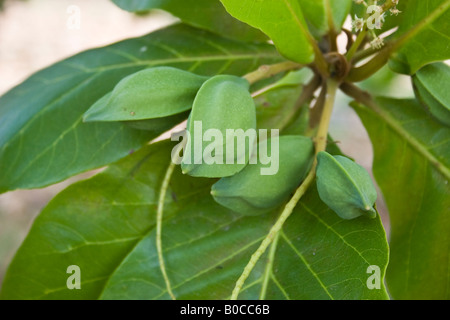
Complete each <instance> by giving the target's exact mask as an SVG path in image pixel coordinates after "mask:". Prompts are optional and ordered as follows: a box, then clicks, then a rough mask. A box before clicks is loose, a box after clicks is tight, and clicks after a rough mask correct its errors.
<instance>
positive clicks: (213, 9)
mask: <svg viewBox="0 0 450 320" xmlns="http://www.w3.org/2000/svg"><path fill="white" fill-rule="evenodd" d="M112 1H113V2H114V3H115V4H116V5H118V6H119V7H120V8H122V9H124V10H127V11H132V12H140V11H148V10H153V9H161V10H165V11H167V12H170V13H171V14H173V15H174V16H176V17H177V18H180V19H181V21H183V22H184V23H186V24H189V25H191V26H194V27H197V28H200V29H206V30H208V31H211V32H214V33H218V34H220V35H222V36H225V37H230V38H234V39H238V40H243V41H266V40H267V38H266V37H265V35H264V34H263V33H261V32H260V31H259V30H257V29H254V28H251V27H250V26H248V25H246V24H245V23H242V22H240V21H239V20H236V19H234V18H233V17H231V16H230V15H229V14H228V13H227V12H226V11H225V9H224V8H223V6H222V4H221V3H220V2H219V0H164V1H161V0H139V1H129V0H112Z"/></svg>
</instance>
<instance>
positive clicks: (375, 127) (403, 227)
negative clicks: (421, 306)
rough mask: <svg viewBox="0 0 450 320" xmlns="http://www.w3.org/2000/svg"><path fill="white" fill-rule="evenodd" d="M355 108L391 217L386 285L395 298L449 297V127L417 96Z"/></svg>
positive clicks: (385, 100)
mask: <svg viewBox="0 0 450 320" xmlns="http://www.w3.org/2000/svg"><path fill="white" fill-rule="evenodd" d="M377 102H378V103H377V104H376V105H374V106H373V107H372V109H374V110H375V111H372V110H369V109H367V108H363V107H359V108H356V111H357V112H358V114H359V115H360V116H361V118H362V120H363V123H364V125H365V127H366V128H367V130H368V132H369V135H370V137H371V139H372V142H373V146H374V151H375V158H374V169H373V170H374V175H375V178H376V180H377V182H378V184H379V186H380V188H381V189H382V191H383V195H384V198H385V200H386V202H387V206H388V209H389V214H390V219H391V239H390V247H391V257H390V262H389V267H388V270H387V284H388V288H389V291H390V293H391V294H392V296H393V297H394V298H395V299H449V298H450V290H449V288H450V274H449V272H448V271H449V266H450V265H449V263H450V233H449V230H450V211H449V209H450V185H449V184H448V182H449V179H450V129H449V128H446V127H444V126H442V125H440V124H439V123H438V122H436V121H434V120H433V119H432V118H431V117H430V116H429V115H428V114H427V113H426V112H425V110H423V108H422V107H421V106H420V105H419V103H418V102H416V101H415V100H394V99H386V98H383V99H379V100H378V101H377Z"/></svg>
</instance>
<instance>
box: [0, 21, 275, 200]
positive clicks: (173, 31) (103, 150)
mask: <svg viewBox="0 0 450 320" xmlns="http://www.w3.org/2000/svg"><path fill="white" fill-rule="evenodd" d="M279 60H280V56H279V55H278V54H277V52H276V50H275V49H274V48H273V46H270V45H266V44H260V45H253V44H247V43H240V42H235V41H231V40H227V39H224V38H220V37H218V36H215V35H212V34H210V33H207V32H205V31H200V30H197V29H194V28H191V27H187V26H184V25H176V26H172V27H169V28H167V29H164V30H160V31H157V32H155V33H152V34H150V35H147V36H144V37H141V38H136V39H131V40H126V41H122V42H119V43H116V44H114V45H111V46H108V47H104V48H100V49H94V50H89V51H87V52H84V53H81V54H78V55H76V56H74V57H72V58H69V59H67V60H64V61H62V62H59V63H57V64H55V65H53V66H51V67H49V68H47V69H45V70H43V71H40V72H38V73H36V74H35V75H33V76H32V77H30V78H29V79H28V80H27V81H25V82H24V83H23V84H21V85H19V86H18V87H16V88H14V89H13V90H11V91H10V92H8V93H7V94H5V95H4V96H3V97H1V98H0V172H1V175H0V193H1V192H5V191H8V190H13V189H16V188H35V187H41V186H45V185H48V184H51V183H55V182H58V181H61V180H63V179H65V178H67V177H69V176H71V175H74V174H77V173H80V172H82V171H85V170H89V169H93V168H97V167H100V166H103V165H105V164H108V163H111V162H113V161H116V160H117V159H120V158H122V157H124V156H126V155H127V154H128V153H130V151H133V150H134V149H137V148H139V147H140V146H141V145H142V144H143V143H145V142H146V141H148V140H150V139H152V138H154V137H155V136H157V135H158V133H159V132H161V131H164V130H167V129H169V128H170V124H169V125H168V126H167V127H165V128H159V131H157V132H151V131H150V132H145V131H139V130H135V129H132V128H131V127H130V126H128V125H124V124H121V123H118V122H117V123H83V122H82V117H83V113H84V112H85V111H86V110H87V109H88V108H89V107H90V106H91V105H92V104H93V103H94V102H95V101H96V100H97V99H99V98H101V97H102V96H103V95H105V94H106V93H108V92H109V91H111V90H112V89H113V88H114V86H115V85H116V84H117V82H119V81H120V80H121V79H122V78H124V77H125V76H127V75H129V74H131V73H134V72H136V71H138V70H141V69H144V68H147V67H154V66H159V65H165V66H173V67H176V68H180V69H186V70H189V71H191V72H195V73H198V74H202V75H213V74H216V73H228V74H238V75H240V74H243V73H246V72H250V71H252V70H253V69H256V68H257V67H258V66H259V65H260V64H263V63H273V62H276V61H279ZM174 124H175V123H171V125H174Z"/></svg>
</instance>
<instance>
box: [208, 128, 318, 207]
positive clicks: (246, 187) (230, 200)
mask: <svg viewBox="0 0 450 320" xmlns="http://www.w3.org/2000/svg"><path fill="white" fill-rule="evenodd" d="M272 139H273V138H272ZM272 139H268V140H267V141H263V142H260V143H259V145H258V151H259V150H262V148H264V147H266V143H267V150H268V151H267V155H271V157H273V155H274V152H277V151H278V155H279V157H278V160H279V161H278V163H279V166H278V172H276V173H275V174H273V175H262V174H261V168H266V167H267V165H264V164H262V163H261V162H260V161H258V162H257V163H256V164H249V165H247V166H246V167H245V168H244V170H242V171H241V172H239V173H237V174H236V175H234V176H232V177H226V178H222V179H220V180H219V181H218V182H216V183H215V184H214V185H213V186H212V189H211V194H212V196H213V197H214V200H215V201H216V202H218V203H219V204H221V205H222V206H224V207H227V208H229V209H231V210H233V211H236V212H238V213H241V214H243V215H253V216H254V215H259V214H263V213H266V212H269V211H270V210H273V209H275V208H276V207H279V206H280V205H282V204H283V203H284V202H285V201H286V200H287V199H288V198H289V196H290V195H291V193H292V192H293V191H294V190H295V189H296V188H297V187H298V186H299V185H300V183H301V181H302V180H303V179H304V178H305V176H306V174H307V172H308V170H309V169H310V167H311V164H312V160H313V157H314V145H313V143H312V141H311V139H310V138H307V137H303V136H281V137H279V150H272V148H271V145H272Z"/></svg>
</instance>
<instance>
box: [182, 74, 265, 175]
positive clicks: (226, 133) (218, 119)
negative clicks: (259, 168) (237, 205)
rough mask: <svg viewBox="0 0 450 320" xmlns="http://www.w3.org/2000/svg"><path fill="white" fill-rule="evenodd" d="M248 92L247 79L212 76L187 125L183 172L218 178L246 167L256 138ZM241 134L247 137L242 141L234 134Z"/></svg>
mask: <svg viewBox="0 0 450 320" xmlns="http://www.w3.org/2000/svg"><path fill="white" fill-rule="evenodd" d="M248 90H249V83H248V82H247V80H245V79H244V78H240V77H236V76H229V75H219V76H215V77H212V78H211V79H209V80H207V81H206V82H205V83H204V84H203V86H202V87H201V88H200V90H199V91H198V93H197V96H196V97H195V101H194V105H193V107H192V111H191V114H190V116H189V120H188V124H187V133H188V140H187V145H186V147H185V149H184V155H183V160H182V163H181V168H182V170H183V173H187V174H189V175H191V176H195V177H209V178H220V177H226V176H231V175H233V174H235V173H237V172H239V171H241V170H242V169H243V168H244V167H245V166H246V164H247V162H248V160H249V158H250V155H251V153H252V149H253V146H254V141H255V139H256V111H255V103H254V101H253V99H252V97H251V95H250V93H249V91H248ZM230 132H231V134H230ZM240 132H241V133H242V134H243V135H244V134H245V135H246V134H247V133H248V134H249V135H248V137H247V136H246V137H245V138H244V139H243V140H242V139H239V138H237V136H235V135H234V134H235V133H236V135H239V133H240ZM252 133H253V135H252ZM208 134H211V136H208V137H207V135H208ZM236 140H237V141H236ZM247 140H248V142H247ZM209 141H211V142H209ZM231 151H233V154H230V153H231Z"/></svg>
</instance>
